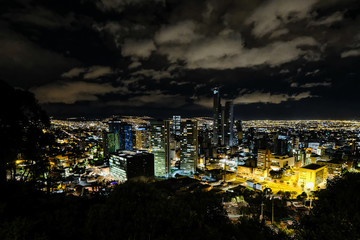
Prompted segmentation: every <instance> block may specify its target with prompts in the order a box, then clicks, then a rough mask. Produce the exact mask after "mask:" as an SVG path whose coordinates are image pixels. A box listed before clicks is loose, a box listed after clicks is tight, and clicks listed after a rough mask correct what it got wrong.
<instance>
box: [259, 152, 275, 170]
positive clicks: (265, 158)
mask: <svg viewBox="0 0 360 240" xmlns="http://www.w3.org/2000/svg"><path fill="white" fill-rule="evenodd" d="M270 156H271V154H270V150H269V149H259V150H258V154H257V165H256V166H257V167H258V168H260V169H263V170H267V169H269V168H270V164H271V161H270Z"/></svg>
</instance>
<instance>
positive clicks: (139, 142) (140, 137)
mask: <svg viewBox="0 0 360 240" xmlns="http://www.w3.org/2000/svg"><path fill="white" fill-rule="evenodd" d="M135 140H136V141H135V148H136V149H138V150H147V149H149V132H148V128H147V127H146V126H140V127H138V128H136V129H135Z"/></svg>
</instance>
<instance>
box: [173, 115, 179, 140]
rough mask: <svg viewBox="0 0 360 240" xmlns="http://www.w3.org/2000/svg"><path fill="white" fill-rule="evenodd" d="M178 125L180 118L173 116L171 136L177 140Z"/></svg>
mask: <svg viewBox="0 0 360 240" xmlns="http://www.w3.org/2000/svg"><path fill="white" fill-rule="evenodd" d="M180 123H181V116H173V122H172V134H173V135H174V136H175V137H176V138H178V137H179V136H180V134H181V131H180V127H181V126H180Z"/></svg>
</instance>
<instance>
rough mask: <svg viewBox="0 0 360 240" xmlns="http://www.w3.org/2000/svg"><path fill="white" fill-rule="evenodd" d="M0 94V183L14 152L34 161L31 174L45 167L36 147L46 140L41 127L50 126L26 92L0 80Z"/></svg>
mask: <svg viewBox="0 0 360 240" xmlns="http://www.w3.org/2000/svg"><path fill="white" fill-rule="evenodd" d="M0 96H1V100H0V105H1V111H0V136H1V140H0V141H1V142H0V143H1V150H0V184H3V183H4V182H5V181H6V171H7V170H13V171H14V170H15V168H16V165H15V160H16V158H17V155H18V154H22V155H23V156H24V159H26V160H29V161H30V162H31V161H34V164H31V166H32V167H33V169H31V171H32V172H33V173H32V174H35V173H36V172H37V170H39V168H40V169H43V168H44V167H45V166H44V162H42V161H40V160H41V158H42V156H41V151H40V150H42V149H43V147H44V146H46V145H47V144H49V143H48V142H46V141H47V140H46V139H47V137H48V136H47V134H44V133H43V131H42V129H44V128H46V127H49V126H50V120H49V118H48V117H47V115H46V113H45V112H44V111H43V110H42V109H41V108H40V107H39V105H38V103H37V101H36V99H35V97H34V95H33V94H32V93H30V92H28V91H23V90H20V89H14V88H13V87H11V86H9V85H8V84H6V83H5V82H3V81H1V80H0Z"/></svg>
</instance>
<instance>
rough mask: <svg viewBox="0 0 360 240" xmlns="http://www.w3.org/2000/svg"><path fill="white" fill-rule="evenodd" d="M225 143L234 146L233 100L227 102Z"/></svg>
mask: <svg viewBox="0 0 360 240" xmlns="http://www.w3.org/2000/svg"><path fill="white" fill-rule="evenodd" d="M223 119H224V120H223V122H224V124H223V129H224V135H223V136H224V137H223V139H224V144H223V145H226V146H230V147H232V146H234V104H233V101H227V102H226V103H225V109H224V118H223Z"/></svg>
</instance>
